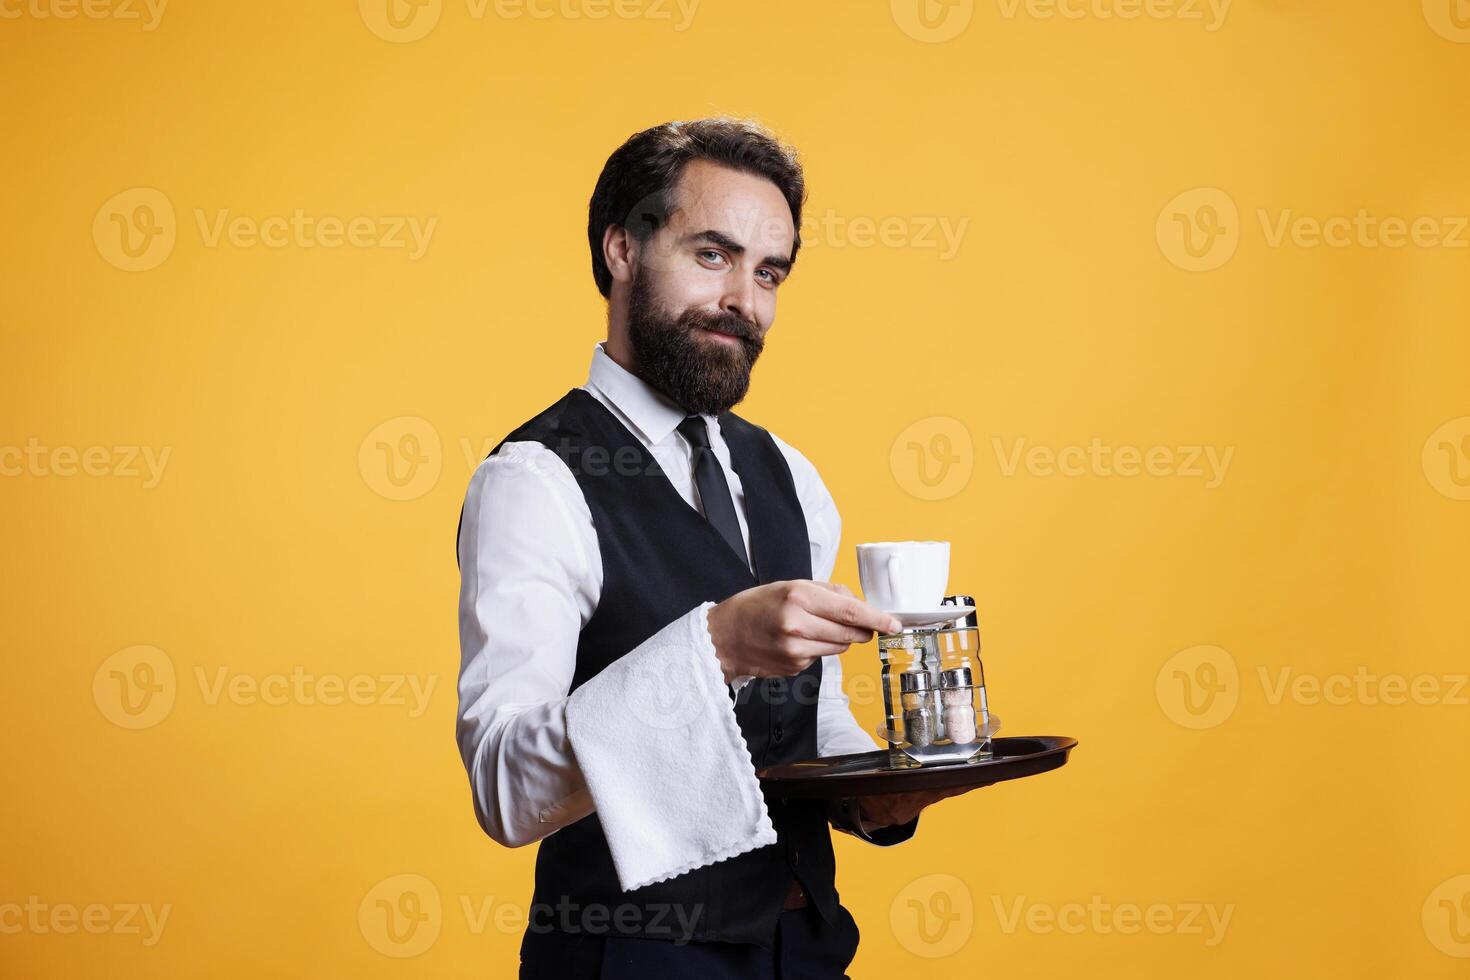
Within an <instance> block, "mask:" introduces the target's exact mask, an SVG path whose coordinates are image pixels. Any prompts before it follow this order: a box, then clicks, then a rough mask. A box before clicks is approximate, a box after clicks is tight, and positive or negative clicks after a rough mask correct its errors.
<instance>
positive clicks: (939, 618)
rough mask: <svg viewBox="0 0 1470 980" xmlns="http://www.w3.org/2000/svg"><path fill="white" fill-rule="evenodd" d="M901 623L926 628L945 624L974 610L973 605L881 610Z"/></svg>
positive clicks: (914, 627)
mask: <svg viewBox="0 0 1470 980" xmlns="http://www.w3.org/2000/svg"><path fill="white" fill-rule="evenodd" d="M883 611H884V612H886V613H887V614H888V615H890V616H892V617H893V618H894V619H896V620H898V621H899V622H900V623H902V624H903V628H904V629H928V628H929V627H931V626H945V625H948V624H949V623H952V622H954V621H955V620H956V619H959V618H960V617H962V616H968V615H970V613H972V612H974V611H975V607H974V606H940V607H939V608H938V609H902V610H900V609H885V610H883Z"/></svg>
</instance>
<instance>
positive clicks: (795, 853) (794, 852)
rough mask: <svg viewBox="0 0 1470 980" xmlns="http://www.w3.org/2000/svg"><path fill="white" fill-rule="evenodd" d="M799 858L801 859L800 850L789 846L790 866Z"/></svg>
mask: <svg viewBox="0 0 1470 980" xmlns="http://www.w3.org/2000/svg"><path fill="white" fill-rule="evenodd" d="M800 859H801V851H799V850H797V849H796V848H795V847H794V846H793V847H792V848H791V864H792V866H795V865H796V863H797V861H799V860H800Z"/></svg>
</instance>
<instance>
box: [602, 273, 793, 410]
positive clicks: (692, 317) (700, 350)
mask: <svg viewBox="0 0 1470 980" xmlns="http://www.w3.org/2000/svg"><path fill="white" fill-rule="evenodd" d="M700 328H705V329H708V330H718V331H720V332H722V333H727V334H730V335H731V336H733V337H736V338H738V339H739V340H740V344H739V345H738V346H737V345H734V344H726V343H722V342H720V341H718V340H712V339H710V338H708V337H701V336H698V333H697V332H698V330H699V329H700ZM628 339H629V341H630V342H631V344H632V346H633V356H634V357H635V358H636V359H637V362H638V374H639V376H640V377H642V378H643V380H644V381H647V382H648V383H649V384H651V385H653V387H655V388H657V389H658V390H659V391H661V392H663V393H664V394H665V395H668V396H669V397H670V398H672V399H673V400H674V401H675V402H677V403H679V405H681V406H682V407H683V408H684V410H685V411H686V412H689V413H690V414H691V415H719V414H720V413H721V412H724V411H726V410H727V409H729V408H730V407H731V406H733V405H738V404H739V403H740V400H741V399H743V398H744V397H745V393H746V391H748V390H749V389H750V371H751V369H752V368H753V367H755V361H756V358H758V357H760V355H761V350H762V349H763V348H764V347H765V341H764V340H763V339H762V338H761V335H760V331H759V330H758V329H757V328H756V327H755V325H754V324H752V323H751V322H750V321H749V320H746V319H744V318H742V317H740V316H739V315H737V314H735V313H726V312H719V313H711V312H709V311H707V310H697V309H689V310H685V311H684V312H683V313H682V314H680V315H678V316H670V315H669V314H668V313H666V312H664V311H663V310H662V309H660V308H659V306H658V302H657V300H656V299H655V298H654V295H653V287H652V285H651V284H650V283H649V282H648V280H647V279H646V278H644V276H643V272H642V270H641V269H640V270H639V271H638V272H637V273H635V274H634V276H633V286H632V289H631V291H630V293H629V296H628Z"/></svg>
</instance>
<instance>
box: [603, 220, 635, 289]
mask: <svg viewBox="0 0 1470 980" xmlns="http://www.w3.org/2000/svg"><path fill="white" fill-rule="evenodd" d="M602 261H604V262H606V263H607V271H608V272H609V273H611V274H612V277H613V282H624V283H628V282H632V281H633V267H634V263H635V262H637V261H638V240H637V239H636V238H634V237H633V236H632V235H631V234H629V233H628V229H626V228H624V227H623V226H622V225H608V226H607V228H606V230H604V231H603V233H602Z"/></svg>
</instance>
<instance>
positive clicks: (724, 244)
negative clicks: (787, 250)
mask: <svg viewBox="0 0 1470 980" xmlns="http://www.w3.org/2000/svg"><path fill="white" fill-rule="evenodd" d="M684 241H685V242H701V241H702V242H709V243H710V244H711V245H718V246H719V247H720V248H723V249H724V250H725V251H727V252H730V253H732V254H734V255H744V254H745V246H744V245H741V244H740V243H739V242H737V241H736V240H735V239H733V238H731V237H730V236H729V235H726V234H725V233H724V232H721V231H715V230H714V229H713V228H706V229H705V230H704V231H692V232H690V233H689V234H687V235H685V236H684ZM761 262H762V264H764V265H768V266H770V267H771V268H773V269H780V270H781V271H782V272H790V271H791V260H790V259H786V258H782V257H781V256H779V255H767V256H766V257H765V258H764V259H762V260H761Z"/></svg>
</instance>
